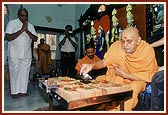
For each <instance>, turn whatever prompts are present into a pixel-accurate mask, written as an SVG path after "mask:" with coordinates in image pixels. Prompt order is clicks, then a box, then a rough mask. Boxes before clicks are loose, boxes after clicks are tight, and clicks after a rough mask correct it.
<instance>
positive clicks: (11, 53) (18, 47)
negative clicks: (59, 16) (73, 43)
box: [5, 7, 38, 99]
mask: <svg viewBox="0 0 168 115" xmlns="http://www.w3.org/2000/svg"><path fill="white" fill-rule="evenodd" d="M17 15H18V18H17V19H14V20H12V21H10V22H9V23H8V25H7V28H6V32H5V33H6V34H5V38H6V39H7V40H8V41H9V44H8V59H9V71H10V85H11V95H12V98H13V99H18V98H19V97H21V96H22V97H25V96H28V93H27V86H28V79H29V72H30V67H31V61H32V50H31V43H32V40H33V41H35V42H36V41H37V39H38V37H37V35H36V31H35V29H34V27H33V25H32V24H30V23H29V22H28V11H27V10H26V9H25V8H23V7H21V8H19V10H18V14H17Z"/></svg>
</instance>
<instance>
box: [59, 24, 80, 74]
mask: <svg viewBox="0 0 168 115" xmlns="http://www.w3.org/2000/svg"><path fill="white" fill-rule="evenodd" d="M72 29H73V28H72V26H71V25H66V26H65V33H64V35H61V36H60V37H59V43H60V46H61V71H62V76H68V77H75V75H76V71H75V64H76V62H75V51H76V48H77V42H76V39H75V37H74V35H73V31H72Z"/></svg>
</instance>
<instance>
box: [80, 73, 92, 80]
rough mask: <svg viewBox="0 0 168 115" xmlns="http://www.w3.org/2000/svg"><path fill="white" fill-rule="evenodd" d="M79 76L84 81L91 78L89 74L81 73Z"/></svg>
mask: <svg viewBox="0 0 168 115" xmlns="http://www.w3.org/2000/svg"><path fill="white" fill-rule="evenodd" d="M81 78H82V79H83V80H85V81H90V80H92V77H91V76H90V75H89V74H81Z"/></svg>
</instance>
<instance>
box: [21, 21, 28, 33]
mask: <svg viewBox="0 0 168 115" xmlns="http://www.w3.org/2000/svg"><path fill="white" fill-rule="evenodd" d="M27 27H28V22H27V21H25V22H24V23H23V26H22V30H23V31H25V32H26V31H27Z"/></svg>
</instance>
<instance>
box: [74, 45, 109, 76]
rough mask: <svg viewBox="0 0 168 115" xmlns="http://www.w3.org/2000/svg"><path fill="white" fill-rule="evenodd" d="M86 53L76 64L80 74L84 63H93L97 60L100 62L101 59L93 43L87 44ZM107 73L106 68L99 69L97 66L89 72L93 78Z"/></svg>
mask: <svg viewBox="0 0 168 115" xmlns="http://www.w3.org/2000/svg"><path fill="white" fill-rule="evenodd" d="M85 53H86V56H85V57H83V58H82V59H79V60H78V63H77V64H76V67H75V69H76V70H77V74H78V75H79V73H80V70H81V65H82V64H92V63H95V62H98V61H100V60H101V59H100V58H98V57H97V56H96V55H95V46H94V44H91V43H88V44H86V46H85ZM105 73H106V68H102V69H99V70H97V69H96V68H95V69H94V70H92V71H90V72H89V75H90V76H92V78H94V79H95V78H96V77H97V76H99V75H103V74H105Z"/></svg>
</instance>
